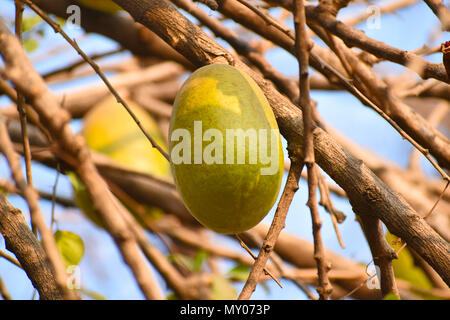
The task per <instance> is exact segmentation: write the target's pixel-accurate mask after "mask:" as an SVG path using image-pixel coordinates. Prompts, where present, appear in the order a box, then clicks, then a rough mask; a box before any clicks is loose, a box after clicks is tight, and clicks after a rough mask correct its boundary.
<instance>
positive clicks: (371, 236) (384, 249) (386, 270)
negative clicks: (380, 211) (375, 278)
mask: <svg viewBox="0 0 450 320" xmlns="http://www.w3.org/2000/svg"><path fill="white" fill-rule="evenodd" d="M358 218H359V222H360V223H361V227H362V228H363V230H364V234H365V235H366V239H367V242H368V244H369V247H370V251H371V252H372V257H373V261H374V264H375V265H376V266H378V267H379V270H380V285H381V293H382V295H383V296H385V295H387V294H388V293H393V294H395V295H396V296H397V297H399V292H398V288H397V284H396V283H395V276H394V269H393V267H392V260H393V259H397V258H398V256H397V253H396V252H395V251H394V250H393V249H392V248H391V247H390V246H389V244H388V243H387V241H386V238H385V236H384V232H383V228H382V226H381V221H380V220H379V219H377V218H370V217H368V216H366V215H360V216H359V217H358Z"/></svg>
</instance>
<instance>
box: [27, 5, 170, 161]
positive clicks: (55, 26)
mask: <svg viewBox="0 0 450 320" xmlns="http://www.w3.org/2000/svg"><path fill="white" fill-rule="evenodd" d="M19 1H22V2H24V3H26V4H27V5H28V6H29V7H30V8H31V9H32V10H33V11H34V12H36V13H37V14H38V15H39V16H40V17H41V18H42V19H43V20H45V22H47V23H48V24H49V25H50V26H51V27H52V28H53V30H54V31H55V32H56V33H60V34H61V35H62V36H63V38H64V39H65V40H66V41H67V42H68V43H69V44H70V45H71V46H72V47H73V48H74V49H75V50H76V51H77V52H78V54H80V55H81V56H82V57H83V59H85V60H86V62H87V63H88V64H89V65H90V66H91V67H92V68H93V69H94V70H95V72H96V73H97V74H98V75H99V77H100V78H101V79H102V80H103V82H104V83H105V85H106V86H107V87H108V89H109V90H110V91H111V93H112V94H113V95H114V97H115V98H116V100H117V102H119V103H120V104H122V105H123V106H124V108H125V109H126V110H127V112H128V113H129V114H130V116H131V117H132V118H133V120H134V121H135V122H136V124H137V125H138V127H139V129H140V130H141V131H142V133H143V134H144V135H145V137H146V138H147V139H148V140H149V141H150V143H151V145H152V147H153V148H155V149H157V150H158V151H159V152H160V153H161V154H162V155H163V156H164V158H166V159H167V161H170V157H169V155H168V153H167V152H165V151H164V150H163V149H162V148H161V146H160V145H159V144H158V143H157V142H156V141H155V139H153V138H152V136H151V135H150V134H149V133H148V131H147V130H146V129H145V128H144V127H143V125H142V123H141V122H140V120H139V119H138V117H137V116H136V115H135V114H134V112H133V111H132V110H131V109H130V107H129V106H128V104H127V103H126V102H125V101H124V100H123V99H122V97H121V96H120V94H119V93H118V92H117V91H116V90H115V89H114V87H113V86H112V85H111V83H110V82H109V80H108V78H107V77H106V76H105V75H104V74H103V72H102V71H101V69H100V67H99V66H98V65H97V64H96V63H95V62H94V61H93V60H92V59H91V58H89V56H88V55H86V54H85V53H84V52H83V50H81V48H80V47H79V46H78V44H77V43H76V41H74V40H72V39H71V38H70V37H69V36H68V35H67V34H66V33H65V32H64V30H63V29H61V27H60V26H59V25H58V24H57V23H55V22H54V21H53V20H52V19H51V18H50V17H49V16H48V15H47V14H46V13H45V12H43V11H42V10H41V9H40V8H39V7H38V6H36V5H35V4H34V3H33V2H31V1H30V0H19Z"/></svg>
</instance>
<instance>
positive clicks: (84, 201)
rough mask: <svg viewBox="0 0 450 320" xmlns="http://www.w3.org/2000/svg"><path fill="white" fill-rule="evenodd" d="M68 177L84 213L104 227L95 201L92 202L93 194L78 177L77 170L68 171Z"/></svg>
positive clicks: (79, 206) (78, 204) (77, 203)
mask: <svg viewBox="0 0 450 320" xmlns="http://www.w3.org/2000/svg"><path fill="white" fill-rule="evenodd" d="M67 177H68V178H69V180H70V183H71V184H72V188H73V192H74V196H75V203H76V205H77V206H78V208H80V209H81V211H83V213H84V214H85V215H86V216H87V217H88V218H89V219H90V220H91V221H93V222H94V223H95V224H96V225H97V226H99V227H103V222H102V220H101V218H100V217H99V215H98V213H97V212H96V211H95V209H94V203H93V202H92V199H91V196H90V195H89V193H88V192H87V190H86V186H85V185H84V184H83V182H82V181H81V180H80V179H79V178H78V176H77V175H76V173H75V172H68V173H67Z"/></svg>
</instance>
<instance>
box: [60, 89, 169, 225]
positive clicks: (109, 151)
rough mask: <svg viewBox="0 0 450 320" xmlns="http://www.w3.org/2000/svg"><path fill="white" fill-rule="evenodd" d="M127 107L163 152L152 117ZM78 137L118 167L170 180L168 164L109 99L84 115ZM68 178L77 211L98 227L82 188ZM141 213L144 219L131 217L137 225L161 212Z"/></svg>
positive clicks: (72, 177) (148, 209)
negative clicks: (121, 166)
mask: <svg viewBox="0 0 450 320" xmlns="http://www.w3.org/2000/svg"><path fill="white" fill-rule="evenodd" d="M127 104H128V106H129V107H130V108H131V110H132V111H133V113H134V114H135V115H136V116H137V118H138V119H139V121H140V122H141V124H142V125H143V127H144V128H145V129H146V131H147V132H148V133H149V134H150V135H151V136H152V137H153V138H154V139H155V141H156V142H157V143H158V144H159V145H160V146H161V147H162V148H163V149H164V150H167V144H166V142H165V139H164V137H163V135H162V133H161V131H160V129H159V127H158V124H157V123H156V122H155V121H154V120H153V118H152V117H151V116H150V115H149V114H148V113H147V112H146V111H145V110H143V109H142V108H141V107H140V106H139V105H137V104H135V103H133V102H132V101H127ZM81 134H82V135H83V136H84V138H85V139H86V143H87V145H88V146H89V148H90V149H92V150H94V151H96V152H99V153H102V154H104V155H106V156H108V157H109V158H110V159H112V160H114V161H115V162H117V163H119V164H121V165H124V166H127V167H129V168H131V169H133V170H136V171H140V172H143V173H149V174H153V175H155V176H159V177H162V178H169V177H171V171H170V165H169V162H168V161H167V160H166V159H165V158H164V157H163V156H162V155H161V154H160V153H159V151H158V150H156V149H155V148H152V146H151V144H150V142H149V141H148V140H147V138H146V137H145V135H144V134H143V133H142V132H141V130H140V129H139V127H138V126H137V124H136V123H135V122H134V120H133V119H132V118H131V116H130V115H129V114H128V112H127V111H126V110H125V108H124V107H123V106H122V105H121V104H119V103H118V102H116V100H115V99H114V98H112V97H108V98H106V99H104V100H103V101H101V102H100V103H98V104H97V105H96V106H95V107H94V108H93V109H92V110H91V111H89V112H88V113H87V114H86V116H85V118H84V122H83V129H82V131H81ZM68 176H69V179H70V180H71V182H72V186H73V189H74V192H75V200H76V202H77V204H78V206H79V207H80V209H82V211H83V212H84V213H85V214H86V215H87V216H88V217H89V218H90V219H91V220H92V221H93V222H95V223H96V224H97V225H99V226H102V223H101V220H100V217H99V216H98V214H97V213H96V212H95V210H94V208H93V204H92V200H91V199H90V197H89V194H88V193H87V190H86V188H85V186H84V185H83V184H82V183H81V181H79V180H78V178H77V177H76V175H75V174H69V175H68ZM145 211H146V213H145V216H144V217H143V216H142V214H141V215H137V214H136V213H135V217H136V218H137V220H138V221H139V222H141V223H142V222H143V219H150V220H152V219H154V218H156V217H158V216H159V215H160V214H161V213H162V212H161V211H160V210H159V209H158V208H155V207H145Z"/></svg>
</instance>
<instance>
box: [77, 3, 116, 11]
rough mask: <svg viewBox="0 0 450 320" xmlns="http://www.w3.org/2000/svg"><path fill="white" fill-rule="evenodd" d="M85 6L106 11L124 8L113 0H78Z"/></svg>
mask: <svg viewBox="0 0 450 320" xmlns="http://www.w3.org/2000/svg"><path fill="white" fill-rule="evenodd" d="M77 1H78V2H79V3H81V4H82V5H83V6H85V7H87V8H91V9H95V10H98V11H103V12H106V13H116V12H118V11H120V10H122V9H121V8H120V7H119V6H118V5H117V4H116V3H115V2H113V1H111V0H77Z"/></svg>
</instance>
